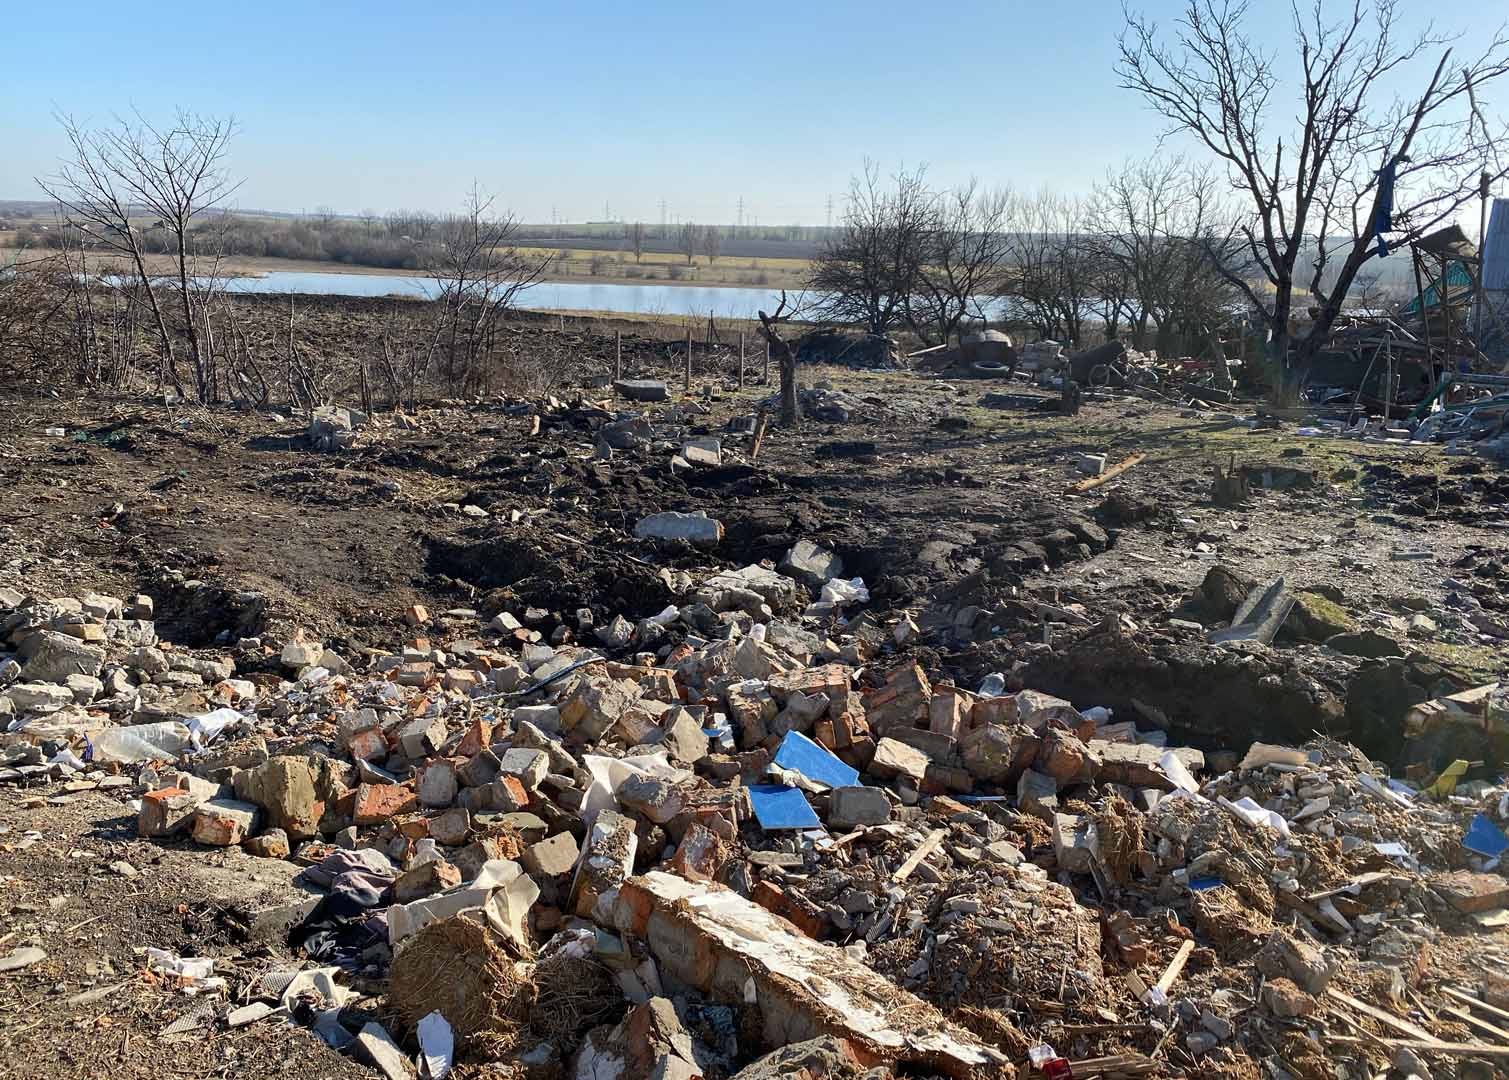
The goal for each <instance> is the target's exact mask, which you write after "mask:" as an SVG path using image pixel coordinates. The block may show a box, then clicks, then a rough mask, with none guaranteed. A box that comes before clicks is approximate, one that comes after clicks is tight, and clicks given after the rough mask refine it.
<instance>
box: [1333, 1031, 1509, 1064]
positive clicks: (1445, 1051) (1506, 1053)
mask: <svg viewBox="0 0 1509 1080" xmlns="http://www.w3.org/2000/svg"><path fill="white" fill-rule="evenodd" d="M1321 1038H1323V1039H1325V1040H1326V1042H1328V1043H1337V1044H1339V1045H1341V1046H1371V1045H1373V1044H1375V1043H1376V1044H1380V1045H1382V1046H1386V1047H1388V1048H1389V1049H1390V1050H1398V1049H1400V1048H1401V1047H1402V1048H1404V1049H1406V1050H1424V1051H1425V1052H1426V1053H1429V1054H1440V1055H1442V1056H1443V1057H1476V1056H1479V1055H1481V1056H1482V1057H1497V1058H1509V1046H1495V1045H1493V1044H1492V1043H1449V1042H1437V1041H1434V1040H1430V1039H1378V1038H1366V1039H1359V1038H1357V1037H1356V1036H1355V1035H1322V1036H1321Z"/></svg>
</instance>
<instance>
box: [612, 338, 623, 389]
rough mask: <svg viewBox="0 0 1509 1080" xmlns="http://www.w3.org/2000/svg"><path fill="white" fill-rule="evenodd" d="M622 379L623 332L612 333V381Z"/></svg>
mask: <svg viewBox="0 0 1509 1080" xmlns="http://www.w3.org/2000/svg"><path fill="white" fill-rule="evenodd" d="M623 377H624V332H623V331H622V330H615V331H613V381H614V382H618V380H620V379H622V378H623Z"/></svg>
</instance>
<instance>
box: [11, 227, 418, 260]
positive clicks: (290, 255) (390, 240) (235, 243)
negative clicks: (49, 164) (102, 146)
mask: <svg viewBox="0 0 1509 1080" xmlns="http://www.w3.org/2000/svg"><path fill="white" fill-rule="evenodd" d="M443 223H444V222H443V219H440V218H431V217H426V216H424V215H402V216H400V215H389V216H388V217H385V218H376V217H373V218H369V219H355V220H353V219H349V218H335V217H331V218H325V219H322V218H317V217H316V218H294V219H288V218H272V219H265V218H238V217H232V216H226V217H217V218H214V219H211V220H208V221H206V222H205V223H203V224H201V225H199V226H197V227H195V228H194V229H193V230H192V232H191V236H192V237H193V238H194V249H195V251H196V252H198V253H199V254H201V255H214V254H216V253H219V254H221V255H237V256H245V257H252V258H268V259H307V260H312V261H315V262H333V263H343V264H345V265H347V266H376V267H382V268H385V269H390V270H420V269H423V268H424V267H425V266H426V265H427V264H428V261H429V259H428V256H429V255H430V254H431V253H432V252H433V249H434V245H435V243H436V241H437V239H438V236H439V232H440V230H441V228H442V226H443ZM138 235H139V236H140V238H141V246H142V249H143V250H144V251H146V252H147V253H149V254H158V253H169V252H172V251H173V250H175V248H174V240H173V234H172V232H170V231H169V230H168V229H166V228H162V227H160V226H158V225H156V224H155V223H152V222H145V223H143V224H142V225H141V226H140V231H139V233H138ZM17 239H18V242H19V244H20V245H21V246H31V247H46V248H54V249H58V248H63V247H76V246H79V245H80V244H82V245H83V246H85V247H90V248H97V247H99V246H100V245H99V244H96V243H93V242H87V241H88V238H87V237H86V236H85V235H84V234H83V233H81V232H80V231H79V230H77V229H73V228H71V227H69V226H60V225H47V226H43V225H37V224H27V225H24V226H19V227H18V230H17Z"/></svg>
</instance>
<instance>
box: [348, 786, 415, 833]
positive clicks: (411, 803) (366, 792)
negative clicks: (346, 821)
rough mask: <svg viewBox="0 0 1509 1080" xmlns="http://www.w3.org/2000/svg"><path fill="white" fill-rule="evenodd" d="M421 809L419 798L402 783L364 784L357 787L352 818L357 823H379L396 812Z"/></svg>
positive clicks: (409, 811) (403, 812)
mask: <svg viewBox="0 0 1509 1080" xmlns="http://www.w3.org/2000/svg"><path fill="white" fill-rule="evenodd" d="M417 809H419V799H418V798H417V797H416V796H415V795H414V793H413V792H412V791H410V790H409V789H408V788H406V787H404V786H402V785H400V784H362V785H361V786H360V787H358V788H357V789H356V803H355V805H354V806H353V807H352V810H351V820H352V821H353V822H355V823H356V824H357V825H377V824H380V823H382V822H384V821H387V820H388V819H389V818H391V817H393V816H394V815H396V814H408V813H412V812H414V811H415V810H417Z"/></svg>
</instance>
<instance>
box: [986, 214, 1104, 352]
mask: <svg viewBox="0 0 1509 1080" xmlns="http://www.w3.org/2000/svg"><path fill="white" fill-rule="evenodd" d="M1010 220H1011V229H1010V255H1009V258H1008V262H1009V268H1008V271H1007V273H1006V274H1005V275H1004V277H1003V279H1002V282H1001V285H1000V286H999V288H1000V290H1001V294H1002V296H1003V298H1004V299H1005V300H1006V301H1007V304H1008V309H1009V310H1010V311H1011V312H1012V314H1014V315H1015V316H1016V317H1018V318H1022V319H1025V320H1026V321H1027V322H1028V323H1029V324H1030V325H1031V326H1032V327H1033V329H1035V330H1036V331H1037V332H1038V333H1039V334H1041V335H1042V336H1043V337H1045V338H1051V339H1053V340H1055V341H1061V342H1064V343H1066V344H1068V343H1073V342H1079V341H1081V340H1082V338H1083V336H1084V324H1085V321H1086V317H1087V316H1088V315H1090V314H1091V307H1092V304H1093V303H1094V301H1095V300H1096V298H1097V296H1098V295H1099V293H1098V289H1099V286H1100V278H1101V277H1102V265H1101V263H1100V261H1099V260H1098V259H1097V258H1096V255H1095V251H1094V248H1093V246H1092V245H1091V243H1090V241H1089V237H1088V235H1087V233H1086V231H1085V214H1084V206H1083V204H1082V203H1081V202H1080V200H1078V199H1072V198H1065V197H1063V196H1059V195H1054V194H1052V193H1050V192H1043V193H1041V194H1039V195H1037V196H1035V197H1033V198H1030V199H1018V200H1015V201H1014V202H1013V204H1012V213H1011V218H1010Z"/></svg>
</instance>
